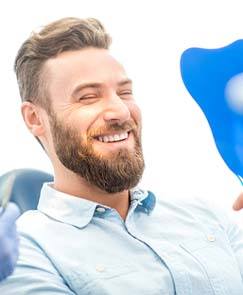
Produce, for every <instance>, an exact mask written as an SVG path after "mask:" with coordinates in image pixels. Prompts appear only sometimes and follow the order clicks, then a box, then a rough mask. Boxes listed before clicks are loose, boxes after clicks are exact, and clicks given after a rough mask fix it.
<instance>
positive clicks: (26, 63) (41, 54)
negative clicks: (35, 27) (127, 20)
mask: <svg viewBox="0 0 243 295" xmlns="http://www.w3.org/2000/svg"><path fill="white" fill-rule="evenodd" d="M110 43H111V38H110V36H109V35H108V34H107V32H106V31H105V29H104V27H103V25H102V24H101V23H100V22H99V21H98V20H97V19H94V18H87V19H79V18H71V17H70V18H63V19H60V20H57V21H55V22H52V23H50V24H48V25H47V26H45V27H44V28H43V29H42V30H41V31H40V32H38V33H36V32H34V33H32V34H31V36H30V37H29V38H28V39H27V40H26V41H25V42H24V43H23V45H22V46H21V48H20V49H19V51H18V54H17V57H16V59H15V64H14V70H15V72H16V76H17V80H18V85H19V91H20V96H21V99H22V101H31V102H33V103H36V104H39V105H40V106H41V107H43V108H44V109H46V110H47V111H48V110H50V107H51V106H50V105H51V103H50V101H49V97H48V94H47V87H46V84H47V81H46V80H47V79H45V75H44V74H45V73H44V72H45V71H44V69H43V66H44V64H45V62H46V61H47V60H48V59H50V58H53V57H56V56H57V55H58V54H60V53H62V52H65V51H72V50H80V49H83V48H87V47H96V48H104V49H108V48H109V46H110Z"/></svg>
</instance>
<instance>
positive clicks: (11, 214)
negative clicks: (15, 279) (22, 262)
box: [0, 203, 19, 281]
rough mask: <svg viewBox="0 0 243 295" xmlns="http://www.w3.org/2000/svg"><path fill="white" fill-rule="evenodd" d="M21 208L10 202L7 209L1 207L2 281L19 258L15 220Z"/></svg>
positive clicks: (0, 276) (0, 249) (0, 258)
mask: <svg viewBox="0 0 243 295" xmlns="http://www.w3.org/2000/svg"><path fill="white" fill-rule="evenodd" d="M18 216H19V209H18V207H17V206H16V205H15V204H14V203H10V204H9V205H8V206H7V207H6V209H5V211H3V209H2V208H0V281H2V280H4V279H6V277H7V276H9V275H10V274H11V273H12V272H13V270H14V266H15V264H16V261H17V258H18V244H19V243H18V236H17V232H16V224H15V221H16V219H17V218H18Z"/></svg>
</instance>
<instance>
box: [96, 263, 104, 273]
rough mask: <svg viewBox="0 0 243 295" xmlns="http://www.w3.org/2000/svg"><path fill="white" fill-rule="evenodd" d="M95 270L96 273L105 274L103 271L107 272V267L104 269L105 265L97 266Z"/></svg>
mask: <svg viewBox="0 0 243 295" xmlns="http://www.w3.org/2000/svg"><path fill="white" fill-rule="evenodd" d="M95 269H96V271H98V272H103V271H105V267H104V266H103V265H101V264H98V265H96V267H95Z"/></svg>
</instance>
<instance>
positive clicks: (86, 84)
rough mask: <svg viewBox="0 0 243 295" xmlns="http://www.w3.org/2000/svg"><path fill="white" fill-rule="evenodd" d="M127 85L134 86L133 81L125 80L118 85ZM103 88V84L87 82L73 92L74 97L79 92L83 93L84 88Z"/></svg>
mask: <svg viewBox="0 0 243 295" xmlns="http://www.w3.org/2000/svg"><path fill="white" fill-rule="evenodd" d="M126 84H132V80H131V79H123V80H121V81H119V82H118V83H117V85H118V86H123V85H126ZM89 87H90V88H101V87H102V83H97V82H86V83H81V84H79V85H78V86H77V87H75V89H74V90H73V92H72V96H75V95H76V94H77V93H78V92H79V91H81V90H82V89H84V88H89Z"/></svg>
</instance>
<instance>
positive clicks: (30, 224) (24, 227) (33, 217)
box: [17, 210, 51, 234]
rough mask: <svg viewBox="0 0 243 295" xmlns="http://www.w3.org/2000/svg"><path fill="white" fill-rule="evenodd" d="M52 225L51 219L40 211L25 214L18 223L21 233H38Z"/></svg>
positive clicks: (30, 211)
mask: <svg viewBox="0 0 243 295" xmlns="http://www.w3.org/2000/svg"><path fill="white" fill-rule="evenodd" d="M50 223H51V220H50V218H49V217H48V216H47V215H45V214H43V213H42V212H40V211H39V210H29V211H26V212H24V213H23V214H22V215H21V216H20V217H19V219H18V221H17V227H18V231H19V233H20V234H21V233H32V232H33V233H36V232H40V231H41V230H42V229H43V230H45V229H46V228H48V227H49V225H50Z"/></svg>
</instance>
